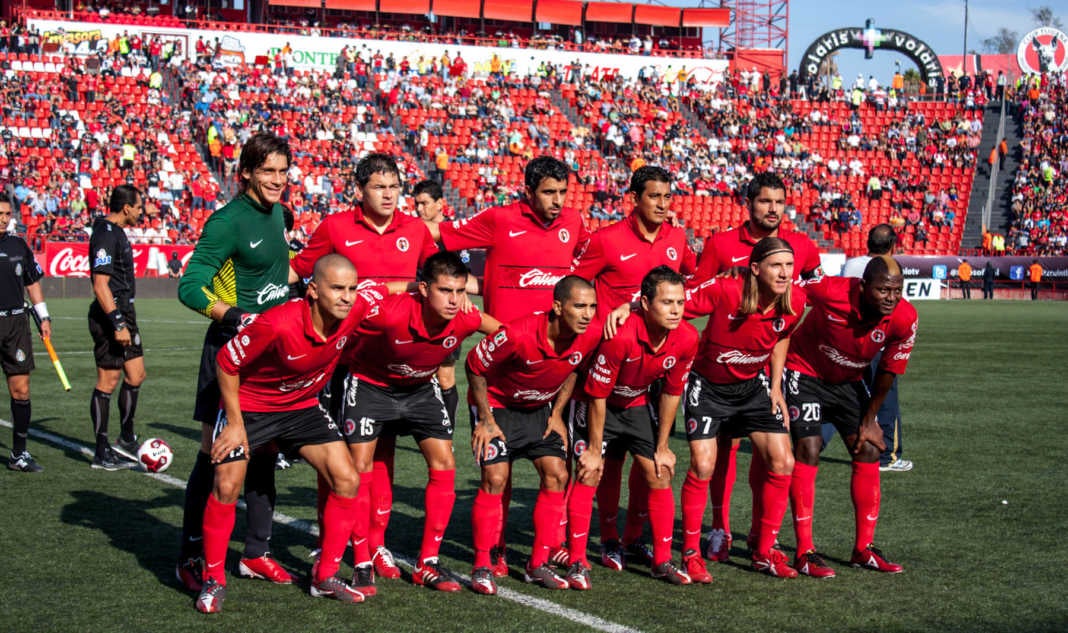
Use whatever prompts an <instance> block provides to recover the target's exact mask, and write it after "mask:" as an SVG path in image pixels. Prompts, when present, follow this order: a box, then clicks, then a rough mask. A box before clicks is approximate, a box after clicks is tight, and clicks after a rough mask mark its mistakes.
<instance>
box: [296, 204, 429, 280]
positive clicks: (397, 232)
mask: <svg viewBox="0 0 1068 633" xmlns="http://www.w3.org/2000/svg"><path fill="white" fill-rule="evenodd" d="M436 252H438V249H437V246H435V245H434V238H433V237H432V236H431V235H430V229H428V228H426V225H425V224H423V221H422V220H417V219H415V218H413V217H411V216H408V215H405V214H403V213H394V214H393V220H392V221H391V222H390V223H389V226H387V227H386V230H385V232H383V233H382V234H381V235H380V234H379V233H378V231H377V230H375V228H374V227H372V226H371V225H370V224H369V223H368V222H367V220H366V219H364V216H363V209H361V208H360V207H356V208H355V209H354V210H352V211H346V212H344V213H335V214H333V215H328V216H326V218H324V219H323V221H322V223H321V224H319V228H317V229H315V233H312V236H311V240H309V241H308V246H307V247H306V248H305V249H304V250H302V251H301V252H300V254H299V255H297V256H296V257H295V258H293V260H292V261H291V262H290V265H291V266H292V267H293V270H295V271H296V272H297V274H298V275H300V276H301V277H303V278H308V277H310V276H311V274H312V270H313V269H314V267H315V262H316V261H318V260H319V258H320V257H322V256H323V255H329V254H331V253H338V254H340V255H344V256H345V257H347V258H348V259H349V261H351V262H352V263H353V265H355V266H356V273H357V274H358V275H359V276H360V286H361V287H364V286H365V285H366V283H367V282H369V281H371V282H375V283H386V282H387V281H411V280H413V279H415V275H416V272H417V271H418V270H419V267H420V266H422V264H423V260H425V259H426V258H427V257H430V256H431V255H433V254H434V253H436Z"/></svg>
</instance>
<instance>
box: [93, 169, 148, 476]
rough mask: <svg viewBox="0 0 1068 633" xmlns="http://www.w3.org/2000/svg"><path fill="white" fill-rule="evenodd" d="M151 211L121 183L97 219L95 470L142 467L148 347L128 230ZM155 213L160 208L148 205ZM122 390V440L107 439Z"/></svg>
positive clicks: (94, 281)
mask: <svg viewBox="0 0 1068 633" xmlns="http://www.w3.org/2000/svg"><path fill="white" fill-rule="evenodd" d="M145 210H146V205H145V200H144V198H143V197H142V195H141V192H140V191H138V190H137V189H136V188H135V187H133V186H132V185H119V186H118V187H115V189H114V190H113V191H112V192H111V198H110V199H109V201H108V211H109V213H108V215H106V216H104V217H102V218H97V220H96V221H95V222H94V223H93V234H92V236H91V237H90V238H89V260H90V262H92V267H91V269H90V272H91V274H92V278H93V297H94V298H93V302H92V303H91V304H90V305H89V334H90V336H92V338H93V356H94V357H95V358H96V388H95V389H93V395H92V396H91V397H90V400H89V417H90V420H91V421H92V423H93V432H94V433H95V434H96V453H95V454H94V456H93V462H92V464H91V466H92V468H99V469H102V470H112V471H114V470H121V469H124V468H133V467H135V466H136V465H137V449H138V444H137V435H136V434H135V433H134V413H135V412H136V410H137V396H138V394H139V392H140V390H141V383H143V382H144V380H145V359H144V348H143V344H142V342H141V332H140V330H139V329H138V327H137V315H136V313H135V312H134V295H135V294H136V293H135V291H136V282H135V280H134V261H133V249H132V248H131V247H130V241H129V240H128V239H126V232H125V231H124V229H125V228H127V227H131V226H136V225H137V222H138V221H139V220H140V219H141V213H142V212H144V211H145ZM148 210H149V212H150V213H154V210H155V208H154V207H151V208H149V209H148ZM120 377H122V379H123V380H122V387H121V388H120V389H119V415H120V416H121V421H120V425H121V426H120V430H119V438H118V440H117V441H116V442H115V446H114V447H112V445H111V444H110V443H109V442H108V417H109V414H110V411H111V394H112V393H113V392H114V391H115V387H116V386H117V385H118V382H119V378H120Z"/></svg>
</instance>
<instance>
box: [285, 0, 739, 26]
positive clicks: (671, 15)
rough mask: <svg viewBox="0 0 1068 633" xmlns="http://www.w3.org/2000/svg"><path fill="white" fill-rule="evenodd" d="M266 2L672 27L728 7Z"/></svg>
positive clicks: (427, 0)
mask: <svg viewBox="0 0 1068 633" xmlns="http://www.w3.org/2000/svg"><path fill="white" fill-rule="evenodd" d="M269 4H270V5H272V6H280V7H302V8H310V9H334V10H342V11H346V10H347V11H368V12H373V11H378V12H382V13H403V14H412V15H425V14H428V13H434V14H435V15H442V16H449V17H457V18H475V19H478V18H483V19H486V20H504V21H509V22H534V21H537V22H550V23H552V24H564V25H568V26H581V25H582V24H583V23H585V22H609V23H615V24H642V25H649V26H664V27H674V28H701V27H710V28H724V27H727V26H729V25H730V24H731V19H730V13H731V12H730V9H727V8H719V9H709V8H692V9H691V8H680V7H667V6H662V5H654V4H640V3H628V2H577V1H575V0H493V1H492V2H471V0H269Z"/></svg>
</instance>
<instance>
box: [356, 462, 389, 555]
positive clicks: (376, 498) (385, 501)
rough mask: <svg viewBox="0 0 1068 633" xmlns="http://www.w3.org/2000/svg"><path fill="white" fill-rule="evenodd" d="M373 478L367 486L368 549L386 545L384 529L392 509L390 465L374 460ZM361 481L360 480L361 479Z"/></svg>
mask: <svg viewBox="0 0 1068 633" xmlns="http://www.w3.org/2000/svg"><path fill="white" fill-rule="evenodd" d="M373 472H374V476H373V477H372V478H371V485H370V486H369V488H370V492H371V524H370V526H369V530H368V532H367V537H368V541H369V542H368V544H367V545H368V547H369V548H370V549H371V550H375V549H378V548H379V547H380V546H382V545H385V544H386V527H387V526H388V525H389V515H390V512H391V511H392V509H393V468H392V464H390V463H388V462H385V461H378V460H375V465H374V470H373ZM361 480H362V478H361Z"/></svg>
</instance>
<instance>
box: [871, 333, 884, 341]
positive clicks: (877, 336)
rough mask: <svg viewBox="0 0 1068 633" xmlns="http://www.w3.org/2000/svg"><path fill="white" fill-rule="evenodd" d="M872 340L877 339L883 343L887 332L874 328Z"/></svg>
mask: <svg viewBox="0 0 1068 633" xmlns="http://www.w3.org/2000/svg"><path fill="white" fill-rule="evenodd" d="M871 340H873V341H875V342H876V343H882V342H883V341H885V340H886V332H883V331H882V330H872V331H871Z"/></svg>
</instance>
